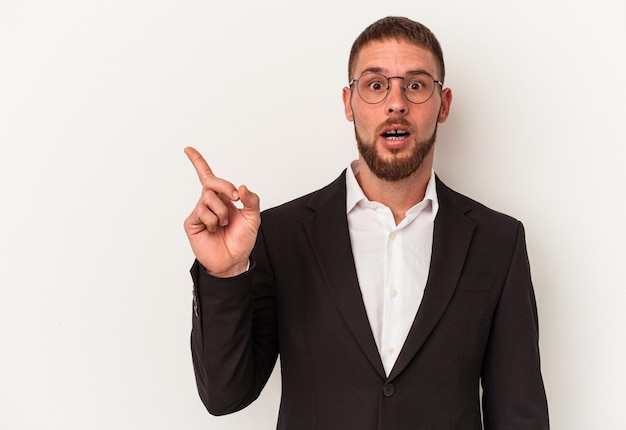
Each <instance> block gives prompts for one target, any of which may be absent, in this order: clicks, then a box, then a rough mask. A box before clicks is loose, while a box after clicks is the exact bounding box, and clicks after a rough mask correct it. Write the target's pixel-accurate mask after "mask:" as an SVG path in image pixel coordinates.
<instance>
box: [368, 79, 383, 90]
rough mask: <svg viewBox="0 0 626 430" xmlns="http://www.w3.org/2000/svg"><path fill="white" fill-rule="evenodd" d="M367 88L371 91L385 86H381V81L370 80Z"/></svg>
mask: <svg viewBox="0 0 626 430" xmlns="http://www.w3.org/2000/svg"><path fill="white" fill-rule="evenodd" d="M368 88H369V89H370V90H372V91H380V90H382V89H383V88H385V87H384V86H383V84H382V83H381V82H379V81H374V82H370V83H369V85H368Z"/></svg>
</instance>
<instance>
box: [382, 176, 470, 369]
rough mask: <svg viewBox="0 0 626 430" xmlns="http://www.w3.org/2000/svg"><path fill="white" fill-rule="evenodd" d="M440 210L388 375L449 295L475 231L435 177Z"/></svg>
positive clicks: (405, 359) (418, 342)
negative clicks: (408, 322)
mask: <svg viewBox="0 0 626 430" xmlns="http://www.w3.org/2000/svg"><path fill="white" fill-rule="evenodd" d="M437 199H438V201H439V211H438V213H437V217H436V218H435V226H434V233H433V252H432V257H431V262H430V271H429V274H428V281H427V282H426V288H425V290H424V296H423V298H422V302H421V304H420V307H419V310H418V312H417V315H416V317H415V320H414V322H413V326H412V327H411V330H410V331H409V334H408V336H407V339H406V341H405V343H404V346H403V348H402V351H401V352H400V355H399V356H398V359H397V361H396V363H395V365H394V367H393V369H392V371H391V374H390V375H389V380H391V379H393V378H395V377H396V376H397V375H399V374H400V373H401V372H402V370H404V368H405V367H406V366H407V365H408V364H409V362H410V361H411V360H412V359H413V357H414V356H415V354H417V352H418V351H419V349H420V348H421V347H422V345H423V344H424V342H425V341H426V339H427V338H428V336H429V335H430V333H431V332H432V330H433V329H434V327H435V325H436V324H437V322H438V321H439V319H440V318H441V316H442V315H443V313H444V312H445V310H446V307H447V306H448V303H449V302H450V299H451V298H452V295H453V293H454V290H455V288H456V285H457V283H458V280H459V277H460V276H461V269H462V268H463V264H464V262H465V258H466V255H467V251H468V249H469V244H470V241H471V239H472V235H473V232H474V223H473V222H472V221H471V220H470V219H469V218H468V217H466V216H465V211H464V210H463V208H460V207H459V206H458V204H457V202H458V198H456V197H455V195H454V192H453V191H452V190H450V189H449V188H448V187H446V186H445V185H443V183H441V181H439V179H437Z"/></svg>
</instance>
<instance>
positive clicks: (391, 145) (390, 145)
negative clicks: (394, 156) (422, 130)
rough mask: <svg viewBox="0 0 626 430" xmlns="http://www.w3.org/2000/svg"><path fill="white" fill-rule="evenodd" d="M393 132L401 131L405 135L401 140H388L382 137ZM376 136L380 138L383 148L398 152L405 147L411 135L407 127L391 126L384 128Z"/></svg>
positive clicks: (400, 125)
mask: <svg viewBox="0 0 626 430" xmlns="http://www.w3.org/2000/svg"><path fill="white" fill-rule="evenodd" d="M393 130H398V131H403V132H405V133H406V134H405V135H404V137H403V138H402V139H388V138H387V137H385V136H384V134H385V133H388V132H390V131H393ZM378 136H379V137H380V139H381V142H382V144H383V146H384V147H386V148H387V149H392V150H399V149H402V148H404V147H405V146H406V145H407V143H408V142H409V139H410V138H411V136H412V134H411V129H410V128H409V127H407V126H406V125H402V124H391V125H388V126H386V127H384V128H383V129H382V130H381V132H380V133H379V135H378Z"/></svg>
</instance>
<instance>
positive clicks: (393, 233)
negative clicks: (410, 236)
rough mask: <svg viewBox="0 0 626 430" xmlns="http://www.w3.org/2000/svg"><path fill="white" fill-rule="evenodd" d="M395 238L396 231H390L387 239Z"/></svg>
mask: <svg viewBox="0 0 626 430" xmlns="http://www.w3.org/2000/svg"><path fill="white" fill-rule="evenodd" d="M395 238H396V232H395V231H392V232H391V234H390V235H389V239H391V240H394V239H395Z"/></svg>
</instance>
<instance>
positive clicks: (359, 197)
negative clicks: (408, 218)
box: [346, 160, 439, 219]
mask: <svg viewBox="0 0 626 430" xmlns="http://www.w3.org/2000/svg"><path fill="white" fill-rule="evenodd" d="M358 173H359V160H354V161H353V162H352V163H350V166H348V169H346V213H350V212H351V211H352V210H353V209H354V207H355V206H356V205H357V204H359V202H361V201H363V202H369V200H368V199H367V197H366V196H365V193H363V189H362V188H361V186H360V185H359V182H358V181H357V180H356V175H357V174H358ZM428 200H430V203H431V208H432V216H433V219H434V217H435V216H436V215H437V211H438V210H439V200H438V199H437V186H436V181H435V171H434V170H431V173H430V179H429V180H428V185H427V186H426V193H425V194H424V200H422V201H421V202H420V203H418V204H417V205H415V206H413V207H412V208H411V209H409V211H408V212H407V215H408V214H409V213H410V212H411V211H413V210H414V209H417V208H418V207H419V208H420V209H418V211H421V209H422V208H423V207H424V204H423V203H425V202H427V201H428Z"/></svg>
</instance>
